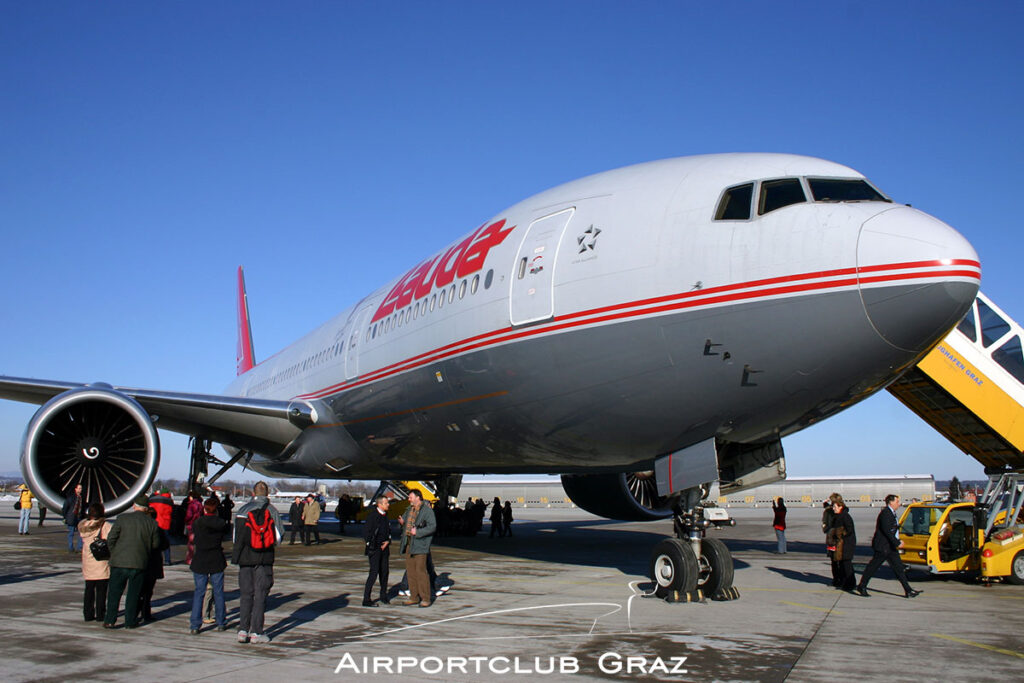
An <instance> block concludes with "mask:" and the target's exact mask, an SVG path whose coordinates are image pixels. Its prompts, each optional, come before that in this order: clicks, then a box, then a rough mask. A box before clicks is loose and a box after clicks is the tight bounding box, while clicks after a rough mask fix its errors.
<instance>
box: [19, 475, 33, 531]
mask: <svg viewBox="0 0 1024 683" xmlns="http://www.w3.org/2000/svg"><path fill="white" fill-rule="evenodd" d="M18 491H19V492H20V493H19V494H18V502H19V503H20V504H21V512H20V514H19V516H18V533H19V534H21V535H22V536H26V535H28V523H29V520H30V519H31V517H32V492H31V491H29V490H28V487H27V486H25V485H24V484H22V485H21V486H19V487H18Z"/></svg>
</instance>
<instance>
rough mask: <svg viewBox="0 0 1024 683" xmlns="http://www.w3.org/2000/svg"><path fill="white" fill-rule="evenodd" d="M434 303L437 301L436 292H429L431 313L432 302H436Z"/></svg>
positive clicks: (432, 309)
mask: <svg viewBox="0 0 1024 683" xmlns="http://www.w3.org/2000/svg"><path fill="white" fill-rule="evenodd" d="M436 303H437V294H431V295H430V311H431V313H433V311H434V304H436Z"/></svg>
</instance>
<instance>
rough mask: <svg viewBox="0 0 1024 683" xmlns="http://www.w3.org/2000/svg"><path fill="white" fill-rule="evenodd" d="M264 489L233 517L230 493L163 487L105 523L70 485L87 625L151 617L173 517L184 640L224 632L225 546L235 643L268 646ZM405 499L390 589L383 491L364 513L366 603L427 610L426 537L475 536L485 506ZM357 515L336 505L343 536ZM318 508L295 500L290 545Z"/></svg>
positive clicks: (71, 531)
mask: <svg viewBox="0 0 1024 683" xmlns="http://www.w3.org/2000/svg"><path fill="white" fill-rule="evenodd" d="M268 492H269V491H268V487H267V485H266V483H264V482H257V483H256V484H255V485H254V486H253V496H252V498H251V499H250V500H248V501H247V502H245V503H244V504H243V505H242V506H241V507H240V508H238V510H237V511H235V503H234V501H232V500H231V497H230V495H229V494H225V495H224V497H223V498H220V497H218V496H217V494H216V493H211V494H209V496H208V497H206V498H205V499H204V497H203V495H202V494H201V492H199V491H192V492H189V493H188V494H187V495H186V496H185V498H184V499H183V500H182V501H181V502H180V504H176V503H175V501H174V498H173V496H172V495H171V493H170V492H169V491H167V490H166V489H160V490H155V491H153V492H152V494H151V495H148V496H146V495H139V496H138V497H136V498H135V500H134V501H133V504H132V508H131V510H129V511H126V512H122V513H120V514H119V515H117V517H116V518H115V519H114V520H113V521H109V520H107V519H106V513H105V510H104V507H103V505H102V504H101V503H91V504H90V503H87V502H86V501H85V500H84V498H83V494H82V487H81V486H80V485H79V486H76V487H75V488H74V489H72V490H71V491H69V492H68V493H67V495H66V497H65V500H64V505H63V507H62V510H61V513H62V516H63V519H64V523H65V524H66V525H67V528H68V535H67V543H68V550H69V551H70V552H74V553H78V554H80V555H81V567H82V578H83V580H84V591H83V597H82V614H83V618H84V620H85V621H96V622H100V623H102V624H103V627H104V628H108V629H113V628H116V627H117V619H118V616H119V615H121V614H123V623H124V628H127V629H135V628H138V627H139V626H140V625H142V624H145V623H147V622H149V621H151V620H152V619H153V613H152V598H153V592H154V589H155V587H156V584H157V582H158V581H159V580H160V579H162V578H164V567H165V566H167V565H170V564H172V557H171V552H170V548H171V536H172V529H174V525H175V520H176V519H177V520H178V522H177V525H178V526H177V531H175V532H174V534H173V535H182V536H184V540H185V545H186V551H185V563H186V564H187V565H188V566H189V569H190V570H191V572H192V576H193V582H194V586H193V587H194V590H193V594H192V599H191V611H190V614H189V633H190V634H191V635H198V634H199V633H200V632H201V631H202V630H203V629H204V626H207V625H210V626H212V627H213V628H214V629H216V630H219V631H225V630H227V628H228V624H227V608H226V605H225V583H224V577H225V570H226V568H227V564H228V558H227V557H226V556H225V552H224V547H223V544H224V542H225V541H228V540H229V541H230V542H231V551H230V561H231V563H232V564H234V565H236V566H237V567H238V577H237V582H238V591H239V609H238V641H239V642H242V643H266V642H269V641H270V638H269V635H268V634H267V633H266V629H265V623H264V612H265V609H266V600H267V596H268V595H269V593H270V589H271V587H272V586H273V584H274V572H273V567H274V560H275V549H276V547H277V546H278V545H280V544H282V543H283V542H284V538H285V534H284V528H283V524H282V519H281V515H280V514H279V513H278V511H277V509H276V508H275V507H274V505H273V504H272V503H271V501H270V498H269V496H268ZM33 500H34V496H32V494H31V492H30V491H29V490H28V488H27V487H22V490H21V491H20V496H19V507H20V509H21V510H23V512H22V514H21V516H20V518H19V527H18V531H19V533H28V530H27V526H28V520H29V519H30V511H31V509H32V503H33ZM408 500H409V506H408V507H407V508H406V510H405V511H404V514H403V515H402V516H399V517H398V520H397V521H398V528H399V540H398V545H399V554H401V555H403V556H404V557H405V563H406V567H405V569H406V571H405V575H404V576H403V578H402V581H401V582H400V583H398V584H396V585H395V586H389V584H388V578H389V573H390V554H391V553H390V547H391V542H392V531H391V523H390V520H389V518H388V509H389V506H390V503H391V496H390V494H389V495H385V496H380V497H379V498H377V499H376V500H375V501H374V504H373V505H372V506H371V508H370V510H369V514H368V516H367V518H366V522H367V523H366V526H365V533H364V539H365V542H366V548H365V554H366V556H367V558H368V562H369V569H370V573H369V576H368V578H367V583H366V587H365V595H364V599H363V603H362V604H363V606H366V607H376V606H379V605H381V604H389V603H390V602H391V596H390V594H389V590H390V591H393V592H394V593H395V594H397V595H400V596H403V597H404V598H405V600H404V602H403V604H404V605H409V606H414V605H416V606H419V607H429V606H430V605H431V604H432V602H433V598H435V597H437V596H440V595H442V594H444V593H445V592H447V590H448V589H449V588H450V587H451V584H448V585H440V582H439V580H438V575H437V572H436V570H435V568H434V563H433V558H432V556H431V552H430V550H431V545H432V542H433V538H434V537H435V536H436V535H438V534H439V533H441V530H442V529H443V533H445V534H452V533H465V534H474V533H477V532H478V531H480V527H481V524H482V520H483V518H484V515H485V511H486V508H487V507H488V505H487V504H486V503H483V501H481V500H480V499H476V500H475V501H474V500H470V501H467V505H466V509H465V510H463V509H461V508H459V507H457V506H455V505H444V506H442V505H440V504H439V502H436V501H435V503H434V507H432V506H431V504H428V503H426V502H425V501H424V499H423V494H422V492H421V491H419V490H417V489H412V490H410V491H409V493H408ZM493 506H494V507H493V509H494V510H496V511H497V513H496V514H492V516H491V531H492V536H493V535H495V534H497V535H498V536H499V537H501V536H505V535H506V534H508V535H511V529H510V525H511V522H512V514H511V513H512V511H511V505H510V503H508V502H506V503H505V506H504V507H502V506H501V504H500V502H499V501H498V499H495V501H494V503H493ZM435 507H436V508H437V510H436V513H435ZM361 509H362V499H361V498H347V497H346V498H343V499H342V500H340V501H339V507H338V512H337V515H338V520H339V523H340V524H341V527H340V529H341V530H342V531H344V524H345V523H346V522H350V521H353V520H354V519H355V517H356V515H357V513H358V512H359V511H360V510H361ZM324 511H325V501H324V499H323V497H322V496H317V495H316V494H312V493H310V494H308V495H307V496H305V497H302V496H297V497H296V498H295V499H294V501H293V503H292V505H291V508H290V510H289V516H288V519H289V522H290V524H291V529H290V531H291V540H290V542H289V543H290V544H294V543H295V539H296V536H298V537H299V539H300V541H301V542H302V543H303V544H305V545H312V544H319V543H320V542H321V540H320V535H319V530H318V525H319V522H320V518H321V514H322V513H323V512H324ZM378 583H379V585H380V589H379V598H378V599H377V600H374V599H372V597H371V596H372V592H373V588H374V586H375V585H377V584H378ZM122 599H123V612H122V611H121V610H122Z"/></svg>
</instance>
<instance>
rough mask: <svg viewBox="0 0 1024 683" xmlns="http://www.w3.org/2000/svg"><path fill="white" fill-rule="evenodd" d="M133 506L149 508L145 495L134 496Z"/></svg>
mask: <svg viewBox="0 0 1024 683" xmlns="http://www.w3.org/2000/svg"><path fill="white" fill-rule="evenodd" d="M135 504H136V505H138V506H139V507H149V498H147V497H146V494H145V493H140V494H139V495H137V496H135Z"/></svg>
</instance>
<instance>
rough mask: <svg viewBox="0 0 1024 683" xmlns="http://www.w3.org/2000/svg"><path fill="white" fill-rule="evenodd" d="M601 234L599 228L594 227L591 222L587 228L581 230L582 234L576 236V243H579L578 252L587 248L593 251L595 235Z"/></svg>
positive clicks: (595, 242)
mask: <svg viewBox="0 0 1024 683" xmlns="http://www.w3.org/2000/svg"><path fill="white" fill-rule="evenodd" d="M600 234H601V228H595V227H594V225H593V224H591V225H590V227H589V228H587V229H586V230H584V231H583V234H582V235H580V236H579V237H577V238H576V244H578V245H579V247H580V250H579V253H580V254H583V253H585V252H586V251H587V250H590V251H594V247H595V246H596V245H597V236H598V235H600Z"/></svg>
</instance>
